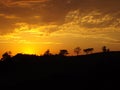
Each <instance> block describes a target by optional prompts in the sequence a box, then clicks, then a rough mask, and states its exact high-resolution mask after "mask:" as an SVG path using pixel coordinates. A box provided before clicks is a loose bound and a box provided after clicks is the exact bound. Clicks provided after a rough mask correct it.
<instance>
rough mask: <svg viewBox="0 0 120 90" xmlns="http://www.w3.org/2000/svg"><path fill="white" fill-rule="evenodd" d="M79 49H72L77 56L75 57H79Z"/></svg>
mask: <svg viewBox="0 0 120 90" xmlns="http://www.w3.org/2000/svg"><path fill="white" fill-rule="evenodd" d="M80 50H81V49H80V47H76V48H75V49H74V52H75V53H76V54H77V56H78V55H79V53H80Z"/></svg>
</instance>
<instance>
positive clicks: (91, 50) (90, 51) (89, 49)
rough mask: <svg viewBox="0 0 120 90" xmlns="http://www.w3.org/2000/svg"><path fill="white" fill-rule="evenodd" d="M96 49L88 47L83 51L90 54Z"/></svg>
mask: <svg viewBox="0 0 120 90" xmlns="http://www.w3.org/2000/svg"><path fill="white" fill-rule="evenodd" d="M93 50H94V48H87V49H84V50H83V51H84V52H85V53H86V54H89V53H92V52H93Z"/></svg>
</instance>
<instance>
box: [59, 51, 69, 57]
mask: <svg viewBox="0 0 120 90" xmlns="http://www.w3.org/2000/svg"><path fill="white" fill-rule="evenodd" d="M67 54H69V53H68V51H67V50H60V52H59V55H60V56H66V55H67Z"/></svg>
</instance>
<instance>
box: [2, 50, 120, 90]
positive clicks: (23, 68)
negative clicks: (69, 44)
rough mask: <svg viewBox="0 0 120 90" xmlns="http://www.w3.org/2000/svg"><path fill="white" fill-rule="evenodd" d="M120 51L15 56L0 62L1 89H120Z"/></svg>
mask: <svg viewBox="0 0 120 90" xmlns="http://www.w3.org/2000/svg"><path fill="white" fill-rule="evenodd" d="M119 73H120V52H108V53H95V54H91V55H83V56H67V57H65V56H35V55H23V54H17V55H16V56H14V57H12V58H9V59H8V60H6V61H2V62H0V88H4V89H5V88H14V89H16V90H18V89H31V88H32V89H34V90H36V88H37V89H47V88H48V89H56V90H57V89H67V90H68V89H75V88H77V89H80V90H86V89H88V90H89V89H91V90H106V89H113V90H114V89H115V88H120V74H119Z"/></svg>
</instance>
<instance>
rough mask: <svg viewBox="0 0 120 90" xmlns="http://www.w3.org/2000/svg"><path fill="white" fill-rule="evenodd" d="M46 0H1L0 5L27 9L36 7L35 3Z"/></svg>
mask: <svg viewBox="0 0 120 90" xmlns="http://www.w3.org/2000/svg"><path fill="white" fill-rule="evenodd" d="M46 1H48V0H4V1H3V0H2V1H1V3H2V4H4V5H5V6H7V7H15V6H19V7H29V6H32V5H36V4H37V3H43V2H46Z"/></svg>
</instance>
